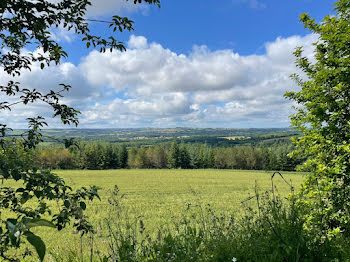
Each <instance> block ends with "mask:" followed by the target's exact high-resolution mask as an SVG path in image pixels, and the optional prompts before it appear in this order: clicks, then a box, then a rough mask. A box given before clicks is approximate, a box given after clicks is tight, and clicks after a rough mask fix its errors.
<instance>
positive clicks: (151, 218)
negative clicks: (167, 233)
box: [5, 169, 303, 253]
mask: <svg viewBox="0 0 350 262" xmlns="http://www.w3.org/2000/svg"><path fill="white" fill-rule="evenodd" d="M55 173H56V174H58V175H60V176H61V177H63V178H64V179H65V181H66V183H67V184H68V185H71V186H72V187H73V188H74V187H82V186H89V185H97V186H99V187H100V188H101V189H100V196H101V201H98V200H96V201H94V202H92V203H90V204H89V206H88V209H87V215H88V216H89V218H90V221H91V222H92V223H93V224H94V226H95V228H96V230H97V234H96V236H97V238H95V244H96V246H97V248H101V249H104V248H106V242H105V241H106V240H105V239H104V234H105V232H103V231H104V226H102V224H103V221H104V220H105V218H107V217H108V216H110V214H111V211H110V210H111V209H110V205H109V204H108V198H109V196H110V195H111V191H112V190H113V188H114V186H115V185H117V186H118V188H119V190H120V195H119V196H121V195H123V198H122V200H121V202H122V206H123V208H125V209H126V210H127V213H128V214H129V215H130V219H135V221H136V220H137V219H142V220H143V221H144V224H145V227H146V230H147V231H148V233H149V234H150V235H152V234H156V232H157V228H159V227H161V226H162V225H166V224H169V222H170V221H171V220H172V219H173V217H179V216H181V214H183V212H185V209H186V207H187V206H188V204H192V205H193V206H196V205H200V206H202V207H204V206H207V205H210V207H211V209H213V210H215V211H217V212H223V213H226V214H227V213H235V214H238V213H239V212H240V207H241V201H243V200H245V199H247V198H248V197H249V196H253V195H254V194H255V193H254V188H255V185H257V187H258V188H259V191H260V192H263V191H266V190H270V189H271V175H272V172H265V171H243V170H214V169H206V170H142V169H134V170H104V171H92V170H74V171H73V170H68V171H63V170H58V171H55ZM283 176H284V177H285V179H286V180H287V181H292V184H293V185H294V186H295V187H296V188H297V187H298V185H299V184H300V183H301V181H302V179H303V176H302V175H301V174H298V173H295V172H283ZM7 183H10V184H12V185H13V182H5V185H6V184H7ZM274 184H275V186H276V187H277V189H278V192H279V193H280V194H281V195H287V194H288V193H290V187H289V186H288V185H287V184H286V183H285V182H283V180H282V179H281V178H280V177H276V178H275V179H274ZM252 201H253V200H252ZM37 233H38V234H39V235H40V236H41V237H42V238H43V239H45V242H46V243H47V246H48V249H49V250H50V252H51V253H55V252H57V253H61V252H62V251H63V250H65V251H67V252H69V251H73V252H79V250H80V238H79V235H77V234H74V232H72V230H71V229H70V228H67V229H65V230H64V231H63V232H56V231H55V230H52V229H39V231H37ZM86 242H87V241H86ZM85 245H86V247H85V248H88V247H87V243H85Z"/></svg>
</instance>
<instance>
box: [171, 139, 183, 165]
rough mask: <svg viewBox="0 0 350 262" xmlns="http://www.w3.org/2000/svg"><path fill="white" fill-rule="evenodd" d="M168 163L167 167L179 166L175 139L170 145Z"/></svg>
mask: <svg viewBox="0 0 350 262" xmlns="http://www.w3.org/2000/svg"><path fill="white" fill-rule="evenodd" d="M168 164H169V168H178V167H180V149H179V145H178V144H177V142H176V141H174V142H173V143H172V144H171V146H170V150H169V157H168Z"/></svg>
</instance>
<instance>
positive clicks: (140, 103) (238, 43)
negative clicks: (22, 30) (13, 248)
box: [5, 0, 335, 128]
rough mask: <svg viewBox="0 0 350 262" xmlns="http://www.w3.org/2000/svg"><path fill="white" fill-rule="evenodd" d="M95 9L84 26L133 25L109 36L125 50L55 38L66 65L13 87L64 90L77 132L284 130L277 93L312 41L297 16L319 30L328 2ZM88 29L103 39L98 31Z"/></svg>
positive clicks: (103, 4) (168, 0) (58, 34)
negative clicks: (63, 86)
mask: <svg viewBox="0 0 350 262" xmlns="http://www.w3.org/2000/svg"><path fill="white" fill-rule="evenodd" d="M53 1H58V0H53ZM92 2H93V4H94V7H92V8H91V9H90V10H89V12H88V17H89V18H99V19H104V20H108V19H109V18H110V16H111V15H112V14H119V15H120V14H121V15H124V16H128V17H130V18H131V19H133V20H134V21H135V31H134V32H132V33H127V32H125V33H122V34H120V33H119V34H117V35H115V37H116V38H117V39H119V40H123V41H124V42H125V43H126V45H127V46H128V51H127V52H125V53H120V52H113V53H105V54H100V53H98V52H96V51H94V50H92V49H86V48H85V47H84V45H82V44H81V41H80V40H79V38H78V37H76V36H74V34H73V33H71V32H66V31H64V30H62V29H58V30H57V29H55V30H52V33H53V37H54V39H55V40H57V41H58V42H59V43H60V44H61V45H63V46H64V48H65V49H66V51H67V52H68V54H69V58H68V59H66V60H65V61H64V62H63V63H62V64H61V65H59V66H52V67H51V68H49V69H45V70H44V72H42V71H41V70H40V69H39V68H34V70H32V72H31V73H28V72H27V73H23V74H22V76H21V79H19V80H20V81H21V83H22V84H23V85H25V86H28V87H31V88H33V87H35V85H37V87H36V88H39V89H40V90H46V89H52V88H54V87H55V86H57V84H58V83H60V82H64V83H67V84H71V85H72V86H73V89H72V92H71V93H70V94H67V96H66V101H67V103H70V104H72V105H73V106H75V107H77V108H78V109H80V110H81V111H82V115H81V117H80V119H81V125H80V127H82V128H83V127H96V128H102V127H112V128H117V127H175V126H186V127H288V126H289V120H288V116H289V115H290V114H291V113H292V110H291V106H292V103H291V102H290V101H287V100H285V99H284V98H283V94H284V92H285V91H287V90H297V88H298V87H296V86H295V84H294V83H293V82H292V81H291V80H290V79H289V75H290V74H291V73H294V72H297V69H296V68H295V66H294V58H293V56H292V54H291V53H292V52H293V50H294V48H295V47H296V46H299V45H302V46H304V47H305V54H306V55H307V56H309V57H310V58H311V57H312V52H313V48H312V43H313V42H314V41H316V40H317V36H315V35H310V34H309V32H308V31H306V30H304V28H303V25H302V24H300V23H299V22H298V19H299V15H300V14H301V13H304V12H308V13H309V14H310V15H311V16H312V17H314V18H315V19H316V20H317V21H320V20H321V19H322V18H323V17H324V16H326V15H327V14H330V13H332V4H334V3H335V1H329V0H294V1H288V0H284V1H281V0H278V1H277V0H217V1H209V0H202V1H199V0H176V1H175V0H163V1H162V7H161V8H160V9H158V8H157V7H149V6H146V5H133V4H132V3H130V2H128V3H126V2H125V1H123V0H117V1H116V0H113V1H112V0H93V1H92ZM131 2H133V1H131ZM91 27H92V30H93V32H95V33H97V34H101V35H104V36H108V35H109V32H108V29H107V27H106V26H105V25H104V24H101V23H91ZM5 79H6V78H5ZM42 110H44V109H43V108H42V107H35V106H33V107H31V108H30V110H28V107H27V108H19V109H18V112H17V113H16V112H15V113H14V112H12V113H11V115H10V114H9V115H8V117H11V119H12V121H13V125H14V127H21V126H22V124H23V121H22V120H21V119H24V117H25V116H29V114H36V113H37V112H41V113H42ZM13 116H15V117H13ZM47 116H48V117H50V113H47ZM13 119H15V121H14V120H13ZM52 125H53V126H54V127H57V126H59V125H58V123H57V121H56V122H52Z"/></svg>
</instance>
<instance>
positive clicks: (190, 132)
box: [12, 127, 298, 146]
mask: <svg viewBox="0 0 350 262" xmlns="http://www.w3.org/2000/svg"><path fill="white" fill-rule="evenodd" d="M23 132H25V130H14V131H13V132H12V134H13V135H19V134H20V133H23ZM43 135H44V140H45V141H46V142H55V141H56V140H57V139H58V140H60V139H63V138H74V139H75V140H77V141H106V142H113V143H128V144H140V145H147V144H148V145H149V144H157V143H163V142H167V141H172V140H174V139H176V140H178V141H183V142H184V143H207V144H210V145H214V146H222V145H234V144H255V143H264V142H265V143H275V142H278V141H283V140H284V141H285V140H288V139H289V138H290V137H292V136H295V135H298V132H296V131H294V130H292V129H290V128H184V127H177V128H121V129H118V128H106V129H79V128H74V129H45V130H44V131H43Z"/></svg>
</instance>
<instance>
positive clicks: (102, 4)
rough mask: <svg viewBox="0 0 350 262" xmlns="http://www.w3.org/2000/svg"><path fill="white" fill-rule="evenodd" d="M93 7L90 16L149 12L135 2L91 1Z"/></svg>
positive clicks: (129, 0) (89, 10)
mask: <svg viewBox="0 0 350 262" xmlns="http://www.w3.org/2000/svg"><path fill="white" fill-rule="evenodd" d="M61 1H62V0H49V2H51V3H58V2H61ZM90 2H91V6H89V7H88V10H87V15H88V16H93V17H96V16H104V15H111V14H116V13H121V12H122V13H123V12H124V13H125V12H128V13H130V12H135V11H142V12H147V10H148V6H147V5H146V4H134V1H133V0H90Z"/></svg>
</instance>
